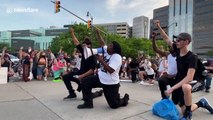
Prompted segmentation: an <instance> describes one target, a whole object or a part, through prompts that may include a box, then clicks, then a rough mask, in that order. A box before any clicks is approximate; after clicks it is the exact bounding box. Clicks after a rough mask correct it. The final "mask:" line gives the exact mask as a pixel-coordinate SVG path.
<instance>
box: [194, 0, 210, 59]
mask: <svg viewBox="0 0 213 120" xmlns="http://www.w3.org/2000/svg"><path fill="white" fill-rule="evenodd" d="M193 7H194V9H193V11H194V14H193V36H194V37H193V41H194V42H193V45H192V46H193V51H194V52H195V53H197V54H198V55H200V56H206V53H207V52H208V51H210V50H213V0H194V6H193Z"/></svg>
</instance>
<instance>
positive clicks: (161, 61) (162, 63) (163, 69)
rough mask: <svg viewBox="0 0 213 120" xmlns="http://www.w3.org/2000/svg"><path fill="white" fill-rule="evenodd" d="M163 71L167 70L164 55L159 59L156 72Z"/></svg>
mask: <svg viewBox="0 0 213 120" xmlns="http://www.w3.org/2000/svg"><path fill="white" fill-rule="evenodd" d="M165 71H167V60H166V58H165V57H162V59H161V60H160V65H159V68H158V72H165Z"/></svg>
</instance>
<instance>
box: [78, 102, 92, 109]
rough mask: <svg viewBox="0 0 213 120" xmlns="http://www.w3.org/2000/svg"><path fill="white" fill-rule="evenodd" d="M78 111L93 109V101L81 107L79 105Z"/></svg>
mask: <svg viewBox="0 0 213 120" xmlns="http://www.w3.org/2000/svg"><path fill="white" fill-rule="evenodd" d="M77 108H78V109H85V108H89V109H91V108H93V102H92V101H87V102H84V103H83V104H81V105H78V107H77Z"/></svg>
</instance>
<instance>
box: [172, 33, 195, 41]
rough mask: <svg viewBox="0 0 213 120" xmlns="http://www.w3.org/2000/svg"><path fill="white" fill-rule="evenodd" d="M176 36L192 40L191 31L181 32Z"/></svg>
mask: <svg viewBox="0 0 213 120" xmlns="http://www.w3.org/2000/svg"><path fill="white" fill-rule="evenodd" d="M174 37H175V38H177V39H181V40H189V41H190V42H191V40H192V38H191V35H190V34H189V33H180V34H179V35H178V36H174Z"/></svg>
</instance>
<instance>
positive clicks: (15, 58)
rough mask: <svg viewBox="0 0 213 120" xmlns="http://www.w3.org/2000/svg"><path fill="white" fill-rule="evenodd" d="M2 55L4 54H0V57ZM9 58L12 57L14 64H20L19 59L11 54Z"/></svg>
mask: <svg viewBox="0 0 213 120" xmlns="http://www.w3.org/2000/svg"><path fill="white" fill-rule="evenodd" d="M1 55H2V53H0V56H1ZM9 57H10V60H11V61H12V62H13V63H14V64H17V63H18V62H19V58H18V57H16V56H14V55H11V54H9Z"/></svg>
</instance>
